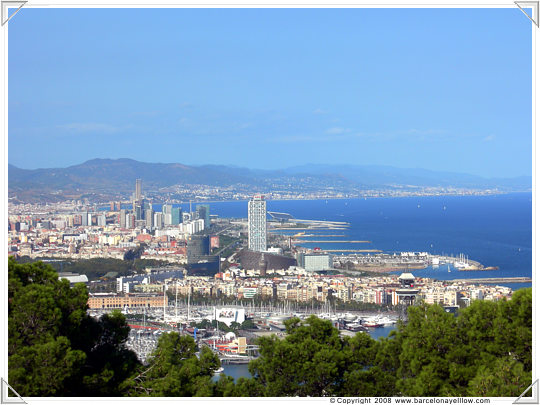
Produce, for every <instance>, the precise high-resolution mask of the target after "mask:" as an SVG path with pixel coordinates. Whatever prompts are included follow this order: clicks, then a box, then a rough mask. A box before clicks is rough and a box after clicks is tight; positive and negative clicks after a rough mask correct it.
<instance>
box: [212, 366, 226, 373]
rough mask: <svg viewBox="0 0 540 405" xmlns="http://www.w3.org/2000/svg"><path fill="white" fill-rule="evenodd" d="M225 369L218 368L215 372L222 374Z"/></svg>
mask: <svg viewBox="0 0 540 405" xmlns="http://www.w3.org/2000/svg"><path fill="white" fill-rule="evenodd" d="M224 371H225V369H224V368H223V367H220V368H218V369H217V370H216V371H214V374H221V373H223V372H224Z"/></svg>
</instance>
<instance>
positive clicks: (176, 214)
mask: <svg viewBox="0 0 540 405" xmlns="http://www.w3.org/2000/svg"><path fill="white" fill-rule="evenodd" d="M181 223H182V208H180V207H173V208H172V211H171V225H180V224H181Z"/></svg>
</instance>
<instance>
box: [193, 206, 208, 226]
mask: <svg viewBox="0 0 540 405" xmlns="http://www.w3.org/2000/svg"><path fill="white" fill-rule="evenodd" d="M195 209H196V210H197V219H204V229H207V228H209V227H210V206H209V205H208V204H200V205H197V206H196V207H195Z"/></svg>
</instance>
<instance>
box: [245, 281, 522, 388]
mask: <svg viewBox="0 0 540 405" xmlns="http://www.w3.org/2000/svg"><path fill="white" fill-rule="evenodd" d="M531 319H532V290H531V289H523V290H519V291H517V292H516V293H515V294H514V296H513V297H512V299H511V300H509V301H506V300H502V301H498V302H490V301H475V302H473V304H472V305H471V306H470V307H468V308H466V309H463V310H462V311H460V314H459V316H457V317H456V316H454V315H453V314H450V313H447V312H445V311H444V309H443V308H442V307H441V306H438V305H427V304H421V305H419V306H414V307H411V308H409V317H408V322H407V323H406V324H403V323H401V324H399V325H398V329H397V331H394V332H393V333H392V334H391V336H390V337H389V338H383V339H379V340H377V341H375V340H373V339H372V338H371V337H370V336H369V335H366V334H362V333H358V334H356V335H355V336H354V337H352V338H349V337H340V336H339V334H338V332H337V330H336V329H334V328H333V327H332V326H331V323H330V322H329V321H324V320H320V319H318V318H316V317H314V316H312V317H310V318H308V319H307V320H305V321H300V320H299V319H292V320H289V321H287V322H286V328H287V336H286V337H285V338H284V339H281V340H280V339H278V338H277V337H275V336H271V337H264V338H260V339H259V340H258V344H259V346H260V353H261V356H260V357H259V358H258V359H256V360H254V361H253V362H251V364H250V365H249V370H250V372H251V374H252V375H254V378H253V382H252V383H251V389H252V392H253V393H259V394H262V395H265V396H329V395H337V396H380V395H382V396H390V395H395V396H401V395H404V396H515V397H517V396H519V395H521V393H522V392H523V391H524V390H525V389H526V388H527V387H528V386H529V385H530V383H531V381H532V376H531V369H532V329H531V326H532V324H531Z"/></svg>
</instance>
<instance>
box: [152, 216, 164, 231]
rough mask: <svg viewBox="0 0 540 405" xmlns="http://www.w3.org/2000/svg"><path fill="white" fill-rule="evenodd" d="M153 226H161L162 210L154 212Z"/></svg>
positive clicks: (160, 227) (158, 227) (157, 227)
mask: <svg viewBox="0 0 540 405" xmlns="http://www.w3.org/2000/svg"><path fill="white" fill-rule="evenodd" d="M154 227H155V228H156V229H162V228H163V213H162V212H156V213H155V214H154Z"/></svg>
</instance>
